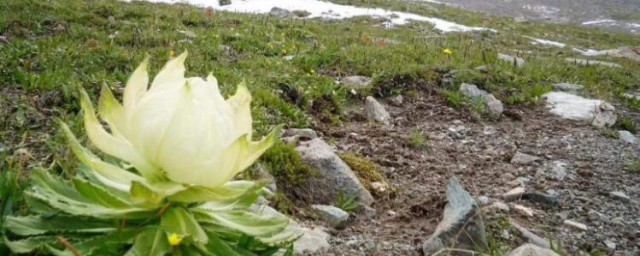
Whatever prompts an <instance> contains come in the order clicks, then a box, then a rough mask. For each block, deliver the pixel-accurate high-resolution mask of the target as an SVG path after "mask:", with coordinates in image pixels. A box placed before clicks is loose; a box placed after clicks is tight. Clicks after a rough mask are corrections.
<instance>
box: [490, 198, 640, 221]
mask: <svg viewBox="0 0 640 256" xmlns="http://www.w3.org/2000/svg"><path fill="white" fill-rule="evenodd" d="M491 207H493V208H496V209H498V210H501V211H505V212H508V211H509V210H511V209H510V208H509V205H507V204H505V203H503V202H493V204H492V205H491ZM638 225H639V226H640V221H638Z"/></svg>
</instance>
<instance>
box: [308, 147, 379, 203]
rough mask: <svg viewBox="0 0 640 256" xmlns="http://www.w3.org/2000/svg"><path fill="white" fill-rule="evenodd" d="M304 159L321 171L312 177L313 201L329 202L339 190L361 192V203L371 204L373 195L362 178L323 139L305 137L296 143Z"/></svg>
mask: <svg viewBox="0 0 640 256" xmlns="http://www.w3.org/2000/svg"><path fill="white" fill-rule="evenodd" d="M296 150H297V151H298V152H299V153H300V157H301V160H302V161H304V162H305V163H306V164H307V165H309V166H310V167H311V168H313V169H314V170H315V171H316V172H317V175H315V176H313V177H309V178H308V179H307V181H308V182H309V188H308V189H307V192H308V193H307V194H308V195H309V197H310V198H308V199H309V200H307V201H309V202H315V203H324V204H329V203H332V202H334V201H335V199H336V198H337V195H338V193H339V192H343V193H345V195H347V196H357V197H358V200H359V202H360V203H361V204H364V205H369V204H371V203H372V202H373V197H372V196H371V194H370V193H369V191H367V189H366V188H364V186H362V184H361V183H360V181H359V180H358V177H357V176H356V175H355V174H354V173H353V171H352V170H351V168H349V166H348V165H347V164H346V163H345V162H344V161H342V159H340V157H338V156H337V155H336V154H335V153H334V151H333V149H332V148H331V147H330V146H329V145H328V144H327V143H326V142H324V141H323V140H322V139H320V138H315V139H312V140H310V141H303V142H300V144H299V145H298V146H297V147H296Z"/></svg>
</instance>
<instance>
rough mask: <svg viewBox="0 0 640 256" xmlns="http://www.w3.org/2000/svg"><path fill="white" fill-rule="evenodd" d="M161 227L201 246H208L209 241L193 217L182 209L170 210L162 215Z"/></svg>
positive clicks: (173, 208) (172, 208) (174, 208)
mask: <svg viewBox="0 0 640 256" xmlns="http://www.w3.org/2000/svg"><path fill="white" fill-rule="evenodd" d="M160 226H161V227H162V229H164V230H166V231H167V232H171V233H176V234H178V235H182V236H187V237H190V238H192V239H193V240H194V241H195V242H197V243H200V244H206V243H207V241H208V240H209V238H208V236H207V234H206V233H205V232H204V230H203V229H202V227H200V224H198V222H197V221H196V219H195V218H194V217H193V215H191V213H190V212H188V211H187V210H186V209H184V208H182V207H171V208H169V209H168V210H167V211H166V212H165V213H164V214H163V215H162V219H161V220H160Z"/></svg>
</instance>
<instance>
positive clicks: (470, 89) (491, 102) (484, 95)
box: [460, 83, 504, 119]
mask: <svg viewBox="0 0 640 256" xmlns="http://www.w3.org/2000/svg"><path fill="white" fill-rule="evenodd" d="M460 92H461V93H462V94H464V95H465V96H467V97H469V98H471V99H472V100H473V101H483V103H484V112H485V113H487V114H489V116H490V117H491V118H493V119H498V118H500V116H501V115H502V112H504V105H503V104H502V101H500V100H498V99H496V97H495V96H493V94H490V93H488V92H486V91H484V90H481V89H478V86H476V85H474V84H466V83H463V84H461V85H460Z"/></svg>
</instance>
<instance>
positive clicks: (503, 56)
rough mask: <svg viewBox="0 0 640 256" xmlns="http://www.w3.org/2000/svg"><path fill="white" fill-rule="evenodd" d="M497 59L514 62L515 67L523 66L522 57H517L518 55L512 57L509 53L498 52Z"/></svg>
mask: <svg viewBox="0 0 640 256" xmlns="http://www.w3.org/2000/svg"><path fill="white" fill-rule="evenodd" d="M498 59H500V60H503V61H506V62H509V63H512V64H514V65H515V66H516V67H519V68H521V67H523V66H524V59H522V58H518V57H513V56H511V55H507V54H504V53H498Z"/></svg>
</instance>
